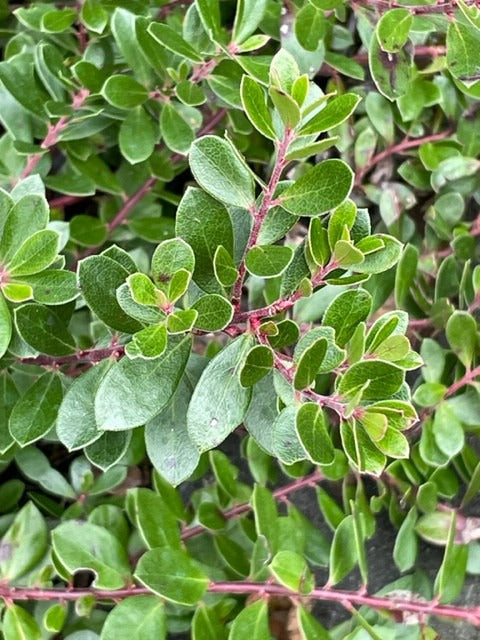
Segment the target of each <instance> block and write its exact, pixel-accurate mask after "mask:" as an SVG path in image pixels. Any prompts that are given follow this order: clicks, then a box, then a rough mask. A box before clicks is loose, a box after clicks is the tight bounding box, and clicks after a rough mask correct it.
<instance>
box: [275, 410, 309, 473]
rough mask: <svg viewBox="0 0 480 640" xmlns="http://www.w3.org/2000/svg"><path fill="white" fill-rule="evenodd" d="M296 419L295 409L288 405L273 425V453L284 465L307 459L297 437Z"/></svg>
mask: <svg viewBox="0 0 480 640" xmlns="http://www.w3.org/2000/svg"><path fill="white" fill-rule="evenodd" d="M296 417H297V407H296V406H294V405H288V406H287V407H285V409H283V410H282V411H281V412H280V413H279V414H278V416H277V417H276V419H275V422H274V423H273V427H272V431H273V433H272V446H273V451H274V453H275V455H276V456H277V457H278V459H279V460H281V461H282V462H283V463H284V464H294V463H295V462H299V461H300V460H305V458H306V457H307V456H306V454H305V450H304V448H303V447H302V444H301V442H300V440H299V438H298V435H297V429H296Z"/></svg>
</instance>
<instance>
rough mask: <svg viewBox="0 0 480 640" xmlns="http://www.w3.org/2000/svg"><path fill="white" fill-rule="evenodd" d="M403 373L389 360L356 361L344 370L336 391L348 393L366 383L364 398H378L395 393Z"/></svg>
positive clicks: (403, 376)
mask: <svg viewBox="0 0 480 640" xmlns="http://www.w3.org/2000/svg"><path fill="white" fill-rule="evenodd" d="M404 378H405V373H404V372H403V371H402V369H399V368H398V367H396V366H395V365H394V364H391V363H390V362H383V361H381V360H367V361H366V362H357V363H356V364H354V365H352V366H351V367H350V368H349V369H347V371H346V372H345V374H344V376H343V378H342V379H341V381H340V385H339V387H338V391H339V393H341V394H345V395H347V396H348V395H350V394H352V393H355V392H356V390H357V389H358V388H359V387H362V386H363V385H367V386H366V388H365V389H364V391H363V398H364V400H380V399H382V398H388V397H389V396H391V395H393V394H394V393H396V392H397V391H398V390H399V389H400V387H401V386H402V384H403V381H404Z"/></svg>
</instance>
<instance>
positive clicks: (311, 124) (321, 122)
mask: <svg viewBox="0 0 480 640" xmlns="http://www.w3.org/2000/svg"><path fill="white" fill-rule="evenodd" d="M360 100H361V98H360V96H357V95H356V94H355V93H345V94H343V95H341V96H338V98H333V100H329V101H328V103H327V104H326V106H325V107H324V108H323V109H322V110H321V111H320V112H319V113H317V114H316V115H315V116H314V117H313V118H311V119H310V120H309V121H308V122H307V123H306V124H304V125H303V127H302V128H301V129H300V131H299V133H300V135H309V134H311V133H321V132H322V131H329V130H330V129H333V128H334V127H337V126H338V125H339V124H341V123H342V122H344V121H345V120H346V119H347V118H349V117H350V116H351V115H352V113H353V112H354V111H355V109H356V107H357V105H358V103H359V102H360Z"/></svg>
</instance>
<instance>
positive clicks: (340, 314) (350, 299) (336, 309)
mask: <svg viewBox="0 0 480 640" xmlns="http://www.w3.org/2000/svg"><path fill="white" fill-rule="evenodd" d="M371 306H372V298H371V296H370V294H369V293H368V292H367V291H363V290H361V289H358V290H351V291H344V292H343V293H341V294H340V295H339V296H337V297H336V298H335V299H334V300H333V301H332V302H331V303H330V305H329V307H328V308H327V310H326V312H325V315H324V317H323V324H324V325H326V326H329V327H333V328H334V329H335V341H336V342H337V344H338V345H339V346H340V347H343V346H345V345H346V344H347V342H348V341H349V340H350V338H351V337H352V336H353V333H354V331H355V329H356V328H357V325H358V324H359V323H360V322H363V321H364V320H366V319H367V318H368V316H369V314H370V310H371Z"/></svg>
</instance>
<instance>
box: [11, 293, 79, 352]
mask: <svg viewBox="0 0 480 640" xmlns="http://www.w3.org/2000/svg"><path fill="white" fill-rule="evenodd" d="M15 325H16V327H17V331H18V333H19V334H20V336H21V337H22V339H23V340H25V342H26V343H27V344H29V345H30V346H31V347H33V348H34V349H36V350H37V351H40V352H41V353H47V354H49V355H51V356H65V355H68V354H71V353H74V352H75V347H76V345H75V340H74V339H73V336H72V334H71V333H70V332H69V331H68V328H67V327H66V325H65V321H64V318H63V317H62V316H61V315H60V314H59V313H56V312H55V311H53V310H52V309H49V308H48V307H44V306H43V305H41V304H33V303H29V304H24V305H22V306H21V307H18V308H17V309H15Z"/></svg>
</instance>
